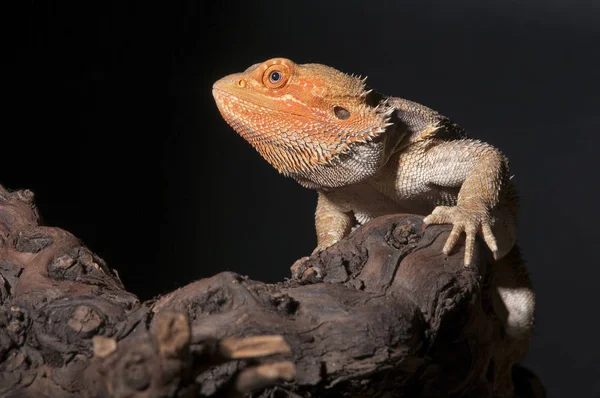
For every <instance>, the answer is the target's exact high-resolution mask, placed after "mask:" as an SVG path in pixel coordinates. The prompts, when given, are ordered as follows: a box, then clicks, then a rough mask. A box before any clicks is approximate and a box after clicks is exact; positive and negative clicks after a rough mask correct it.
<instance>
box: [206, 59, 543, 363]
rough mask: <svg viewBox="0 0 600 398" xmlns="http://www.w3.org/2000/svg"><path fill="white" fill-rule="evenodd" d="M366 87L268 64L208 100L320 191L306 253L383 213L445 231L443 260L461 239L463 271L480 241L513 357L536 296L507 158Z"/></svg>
mask: <svg viewBox="0 0 600 398" xmlns="http://www.w3.org/2000/svg"><path fill="white" fill-rule="evenodd" d="M365 80H366V79H362V78H360V77H357V76H353V75H347V74H345V73H343V72H340V71H338V70H336V69H334V68H332V67H329V66H325V65H320V64H302V65H301V64H296V63H294V62H292V61H291V60H289V59H284V58H275V59H271V60H268V61H266V62H263V63H259V64H255V65H253V66H251V67H250V68H248V69H247V70H246V71H244V72H242V73H237V74H232V75H229V76H226V77H224V78H222V79H220V80H218V81H217V82H216V83H214V85H213V91H212V93H213V96H214V98H215V101H216V104H217V106H218V109H219V111H220V113H221V115H222V116H223V118H224V119H225V121H226V122H227V123H228V124H229V125H230V126H231V127H233V129H235V130H236V131H237V133H238V134H239V135H240V136H242V137H243V138H244V139H245V140H246V141H248V142H249V143H250V144H251V145H252V146H253V147H254V148H255V149H256V150H257V151H258V152H259V153H260V155H262V157H263V158H264V159H266V160H267V161H268V162H269V163H270V164H271V165H272V166H273V167H275V168H276V169H277V170H278V171H279V172H280V173H282V174H284V175H286V176H289V177H291V178H293V179H295V180H296V181H298V182H299V183H300V184H301V185H302V186H304V187H307V188H310V189H314V190H316V191H317V192H318V200H317V208H316V213H315V226H316V234H317V247H316V249H315V251H319V250H322V249H325V248H327V247H329V246H331V245H333V244H334V243H336V242H338V241H339V240H340V239H342V238H344V237H345V236H346V235H348V234H349V233H350V231H351V230H352V228H353V227H354V226H356V225H362V224H364V223H366V222H368V221H369V220H371V219H373V218H375V217H378V216H381V215H385V214H391V213H413V214H422V215H424V216H426V217H425V219H424V222H425V224H452V225H453V228H452V232H451V233H450V235H449V237H448V239H447V241H446V243H445V246H444V248H443V252H444V253H445V254H446V255H451V254H452V253H453V249H454V248H455V246H456V244H457V243H458V242H459V240H460V239H461V237H462V235H463V233H464V236H465V244H464V264H465V265H466V266H468V265H470V264H471V262H472V259H473V253H474V250H475V239H476V236H477V235H480V236H481V237H482V238H483V240H484V241H485V243H486V244H487V246H488V247H489V249H490V250H491V252H492V253H493V255H494V258H495V259H496V260H497V261H496V262H495V264H494V272H495V275H494V276H495V278H494V279H495V283H496V286H497V291H498V293H499V296H500V298H501V300H500V301H498V302H497V303H495V306H496V307H497V308H498V311H497V312H499V313H502V312H504V316H503V317H502V318H503V321H504V324H505V326H506V331H507V333H508V334H509V336H512V337H513V338H514V339H515V340H517V341H519V342H520V343H519V344H517V345H516V346H518V347H519V348H518V349H517V351H519V354H518V355H517V356H518V357H522V356H523V355H524V352H525V347H526V346H527V343H526V342H527V341H528V339H529V338H530V334H531V331H532V328H533V313H534V307H535V295H534V293H533V290H532V288H531V284H530V280H529V277H528V274H527V272H526V270H525V267H524V264H523V261H522V259H521V257H520V254H519V251H518V249H517V247H516V245H515V240H516V234H515V230H516V219H517V210H518V198H517V195H516V191H515V187H514V185H513V183H512V181H511V178H510V170H509V162H508V160H507V158H506V156H504V155H503V154H502V152H500V151H499V150H498V149H497V148H495V147H493V146H492V145H490V144H487V143H485V142H481V141H479V140H475V139H471V138H469V137H468V136H467V133H466V132H465V130H463V129H462V128H460V127H459V126H458V125H456V124H455V123H453V122H452V121H451V120H450V119H449V118H447V117H445V116H442V115H440V114H439V113H438V112H436V111H434V110H432V109H429V108H427V107H425V106H423V105H420V104H417V103H415V102H412V101H408V100H406V99H402V98H397V97H390V96H386V95H383V94H381V93H379V92H377V91H375V90H372V89H370V88H368V87H367V86H366V82H365ZM502 307H503V308H502Z"/></svg>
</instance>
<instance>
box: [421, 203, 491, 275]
mask: <svg viewBox="0 0 600 398" xmlns="http://www.w3.org/2000/svg"><path fill="white" fill-rule="evenodd" d="M423 222H424V223H425V224H452V225H453V228H452V232H450V236H449V237H448V240H446V244H445V245H444V249H443V251H444V254H445V255H448V254H450V252H451V251H452V249H453V248H454V246H455V245H456V243H457V242H458V240H459V238H460V236H461V235H462V233H463V232H464V233H465V235H466V238H465V266H469V265H471V260H472V259H473V253H474V252H475V237H476V236H477V234H478V233H479V234H481V236H483V239H484V240H485V243H486V244H487V245H488V247H489V248H490V250H491V251H492V253H493V254H494V258H495V259H497V258H498V244H497V243H496V238H495V237H494V234H493V233H492V225H491V220H490V215H489V213H488V212H487V211H475V212H474V211H472V210H468V209H465V208H464V207H461V206H438V207H436V208H435V209H433V212H431V214H430V215H428V216H427V217H425V219H424V220H423Z"/></svg>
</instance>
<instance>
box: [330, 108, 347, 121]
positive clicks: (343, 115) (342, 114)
mask: <svg viewBox="0 0 600 398" xmlns="http://www.w3.org/2000/svg"><path fill="white" fill-rule="evenodd" d="M333 112H334V113H335V116H336V117H337V118H338V119H342V120H346V119H348V118H349V117H350V112H349V111H348V109H345V108H342V107H341V106H334V107H333Z"/></svg>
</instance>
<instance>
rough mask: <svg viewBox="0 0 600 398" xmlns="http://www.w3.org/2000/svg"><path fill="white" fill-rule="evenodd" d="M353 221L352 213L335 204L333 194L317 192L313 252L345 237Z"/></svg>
mask: <svg viewBox="0 0 600 398" xmlns="http://www.w3.org/2000/svg"><path fill="white" fill-rule="evenodd" d="M353 221H354V216H353V213H352V211H350V210H348V209H346V208H345V207H344V206H342V205H341V204H340V203H337V201H336V200H335V194H334V193H333V192H331V193H330V192H319V199H318V201H317V210H316V212H315V229H316V232H317V247H316V248H315V250H314V252H317V251H320V250H323V249H326V248H328V247H329V246H331V245H333V244H334V243H336V242H338V241H339V240H341V239H342V238H344V237H345V236H347V235H348V234H349V233H350V230H351V229H352V224H353Z"/></svg>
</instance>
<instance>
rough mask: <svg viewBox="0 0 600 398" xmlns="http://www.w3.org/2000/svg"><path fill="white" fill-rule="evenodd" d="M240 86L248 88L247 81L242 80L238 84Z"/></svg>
mask: <svg viewBox="0 0 600 398" xmlns="http://www.w3.org/2000/svg"><path fill="white" fill-rule="evenodd" d="M237 84H238V86H240V87H241V88H244V87H246V81H245V80H244V79H240V80H238V82H237Z"/></svg>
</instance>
